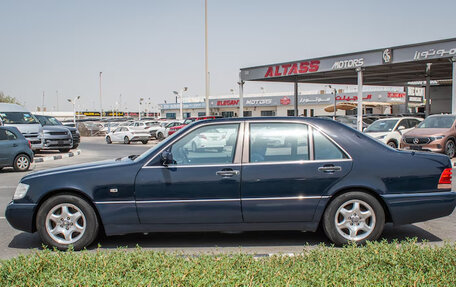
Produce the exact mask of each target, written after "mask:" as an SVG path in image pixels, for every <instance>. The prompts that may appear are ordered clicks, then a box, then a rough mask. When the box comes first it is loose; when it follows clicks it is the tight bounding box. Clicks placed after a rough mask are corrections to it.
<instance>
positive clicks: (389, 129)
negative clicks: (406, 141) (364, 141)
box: [364, 117, 423, 148]
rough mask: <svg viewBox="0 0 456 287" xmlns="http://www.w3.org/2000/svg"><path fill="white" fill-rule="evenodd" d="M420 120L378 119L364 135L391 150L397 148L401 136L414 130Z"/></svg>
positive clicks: (408, 118)
mask: <svg viewBox="0 0 456 287" xmlns="http://www.w3.org/2000/svg"><path fill="white" fill-rule="evenodd" d="M422 120H423V119H420V118H412V117H403V118H386V119H380V120H376V121H375V122H373V123H372V124H370V125H369V126H368V127H367V128H366V129H365V130H364V133H366V134H367V135H369V136H371V137H373V138H375V139H377V140H379V141H381V142H384V143H385V144H387V145H389V146H390V147H392V148H398V147H399V143H400V142H401V139H402V134H403V133H405V132H408V131H409V130H411V129H413V128H415V127H416V126H417V125H418V124H419V123H420V122H421V121H422Z"/></svg>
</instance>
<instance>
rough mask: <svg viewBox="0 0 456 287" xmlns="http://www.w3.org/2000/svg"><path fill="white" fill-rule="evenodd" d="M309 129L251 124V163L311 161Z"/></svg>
mask: <svg viewBox="0 0 456 287" xmlns="http://www.w3.org/2000/svg"><path fill="white" fill-rule="evenodd" d="M308 142H309V140H308V127H307V125H305V124H294V123H251V124H250V162H278V161H301V160H309V145H308Z"/></svg>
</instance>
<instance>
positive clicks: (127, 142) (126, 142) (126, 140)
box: [124, 136, 130, 144]
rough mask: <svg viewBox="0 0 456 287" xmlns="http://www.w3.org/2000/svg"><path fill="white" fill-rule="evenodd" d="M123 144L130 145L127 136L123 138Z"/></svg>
mask: <svg viewBox="0 0 456 287" xmlns="http://www.w3.org/2000/svg"><path fill="white" fill-rule="evenodd" d="M124 144H130V139H129V138H128V137H127V136H126V137H124Z"/></svg>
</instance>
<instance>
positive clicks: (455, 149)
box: [445, 140, 456, 158]
mask: <svg viewBox="0 0 456 287" xmlns="http://www.w3.org/2000/svg"><path fill="white" fill-rule="evenodd" d="M455 153H456V146H455V144H454V141H452V140H448V141H447V142H446V144H445V154H446V155H447V156H448V157H449V158H453V157H454V155H455Z"/></svg>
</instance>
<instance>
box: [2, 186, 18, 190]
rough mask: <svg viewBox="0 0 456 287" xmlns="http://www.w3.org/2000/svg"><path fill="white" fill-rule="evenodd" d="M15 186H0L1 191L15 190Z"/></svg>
mask: <svg viewBox="0 0 456 287" xmlns="http://www.w3.org/2000/svg"><path fill="white" fill-rule="evenodd" d="M14 188H16V187H15V186H0V189H14Z"/></svg>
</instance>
